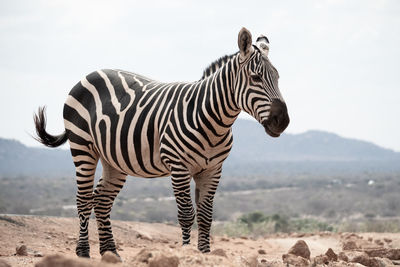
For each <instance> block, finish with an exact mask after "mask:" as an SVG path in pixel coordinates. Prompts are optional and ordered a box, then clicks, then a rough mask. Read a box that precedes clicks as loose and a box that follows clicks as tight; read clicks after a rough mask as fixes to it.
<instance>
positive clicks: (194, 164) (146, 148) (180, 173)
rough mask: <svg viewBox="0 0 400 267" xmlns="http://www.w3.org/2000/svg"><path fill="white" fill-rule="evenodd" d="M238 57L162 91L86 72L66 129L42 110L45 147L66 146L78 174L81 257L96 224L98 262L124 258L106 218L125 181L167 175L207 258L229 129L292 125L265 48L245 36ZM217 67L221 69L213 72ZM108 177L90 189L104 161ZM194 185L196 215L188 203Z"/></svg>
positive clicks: (276, 129)
mask: <svg viewBox="0 0 400 267" xmlns="http://www.w3.org/2000/svg"><path fill="white" fill-rule="evenodd" d="M238 47H239V52H237V53H235V54H233V55H231V56H227V57H226V58H225V59H224V60H220V61H217V62H214V64H211V66H210V68H211V69H210V71H208V73H207V75H205V76H204V77H203V78H202V79H200V80H199V81H195V82H183V83H161V82H158V81H155V80H152V79H149V78H146V77H144V76H141V75H138V74H135V73H131V72H127V71H123V70H114V69H104V70H98V71H95V72H92V73H90V74H88V75H87V76H86V77H84V78H83V79H82V80H81V81H80V82H78V83H77V84H76V85H75V86H74V87H73V88H72V90H71V91H70V93H69V95H68V97H67V100H66V102H65V104H64V110H63V118H64V126H65V131H64V132H63V133H62V134H60V135H51V134H49V133H48V132H46V116H45V107H39V109H38V112H37V113H36V114H35V115H34V123H35V128H36V135H37V136H36V139H37V140H38V141H39V142H41V143H42V144H44V145H46V146H48V147H58V146H60V145H62V144H64V143H65V142H66V141H69V145H70V150H71V155H72V159H73V162H74V165H75V167H76V182H77V188H78V189H77V194H76V203H77V210H78V217H79V222H80V229H79V240H78V242H77V245H76V254H77V255H78V256H80V257H90V247H89V239H88V238H89V234H88V224H89V217H90V215H91V212H92V209H93V210H94V214H95V217H96V222H97V227H98V233H99V240H100V242H99V244H100V254H101V255H103V254H104V253H105V252H106V251H111V252H113V253H115V254H116V255H118V253H117V250H116V246H115V242H114V238H113V234H112V228H111V221H110V212H111V208H112V205H113V202H114V199H115V198H116V197H117V195H118V193H119V191H120V190H121V189H122V187H123V185H124V183H125V180H126V177H127V175H130V176H136V177H144V178H154V177H167V176H170V177H171V183H172V188H173V192H174V196H175V199H176V204H177V210H178V212H177V213H178V214H177V217H178V222H179V225H180V227H181V230H182V244H183V245H186V244H189V243H190V233H191V228H192V226H193V223H194V220H195V215H196V216H197V224H198V243H197V247H198V249H199V250H200V251H201V252H203V253H206V252H209V251H210V240H209V239H210V228H211V223H212V215H213V199H214V195H215V192H216V190H217V186H218V183H219V180H220V177H221V171H222V164H223V162H224V160H225V159H226V158H227V156H228V154H229V152H230V150H231V147H232V143H233V136H232V124H233V123H234V122H235V120H236V119H237V117H238V115H239V113H240V112H241V111H242V110H243V111H245V112H247V113H249V114H250V115H251V116H253V117H254V118H255V119H256V120H257V121H258V122H259V123H261V124H262V125H263V127H264V129H265V131H266V133H267V134H268V135H270V136H272V137H278V136H280V134H281V133H282V132H283V131H284V130H285V129H286V127H287V126H288V124H289V116H288V111H287V107H286V104H285V101H284V99H283V97H282V95H281V93H280V91H279V88H278V78H279V75H278V71H277V70H276V69H275V67H274V66H273V65H272V64H271V62H270V61H269V59H268V51H269V42H268V39H266V38H264V37H261V38H259V39H258V41H257V42H256V43H255V45H253V44H252V35H251V33H250V32H249V31H248V30H247V29H246V28H242V29H241V30H240V32H239V34H238ZM217 65H218V66H217ZM99 160H100V161H101V164H102V166H103V171H102V176H101V178H100V180H99V182H98V184H97V185H96V187H95V188H94V175H95V170H96V166H97V164H98V161H99ZM192 178H193V179H194V182H195V204H196V212H195V210H194V207H193V204H192V199H191V195H190V182H191V179H192Z"/></svg>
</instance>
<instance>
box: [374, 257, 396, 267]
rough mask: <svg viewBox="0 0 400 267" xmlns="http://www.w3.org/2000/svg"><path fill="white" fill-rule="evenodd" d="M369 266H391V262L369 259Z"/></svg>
mask: <svg viewBox="0 0 400 267" xmlns="http://www.w3.org/2000/svg"><path fill="white" fill-rule="evenodd" d="M369 264H370V265H369V266H377V267H378V266H379V267H386V266H393V264H394V263H393V262H392V261H391V260H389V259H388V258H377V257H375V258H370V261H369Z"/></svg>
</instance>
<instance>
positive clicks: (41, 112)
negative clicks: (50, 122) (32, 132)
mask: <svg viewBox="0 0 400 267" xmlns="http://www.w3.org/2000/svg"><path fill="white" fill-rule="evenodd" d="M45 112H46V107H39V109H38V113H37V114H34V115H33V121H34V122H35V128H36V136H35V137H34V138H35V139H36V140H37V141H39V142H40V143H42V144H43V145H45V146H47V147H58V146H61V145H62V144H64V143H65V142H66V141H67V139H68V137H67V133H66V132H65V131H64V133H62V134H60V135H51V134H49V133H47V132H46V114H45Z"/></svg>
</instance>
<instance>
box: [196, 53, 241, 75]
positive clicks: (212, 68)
mask: <svg viewBox="0 0 400 267" xmlns="http://www.w3.org/2000/svg"><path fill="white" fill-rule="evenodd" d="M238 53H239V52H236V53H234V54H232V55H225V56H223V57H220V58H219V59H217V60H215V61H214V62H213V63H211V64H210V66H208V67H207V68H206V69H205V70H204V71H203V76H201V79H204V78H206V77H209V76H211V75H212V74H213V73H215V72H216V71H217V70H218V69H220V68H221V67H222V66H223V65H225V63H226V62H228V61H229V60H230V59H231V58H233V57H234V56H236V55H237V54H238Z"/></svg>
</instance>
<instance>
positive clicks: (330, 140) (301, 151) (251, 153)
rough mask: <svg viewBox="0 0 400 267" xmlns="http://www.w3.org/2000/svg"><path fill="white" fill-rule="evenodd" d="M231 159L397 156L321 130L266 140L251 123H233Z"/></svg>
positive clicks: (398, 157)
mask: <svg viewBox="0 0 400 267" xmlns="http://www.w3.org/2000/svg"><path fill="white" fill-rule="evenodd" d="M233 134H234V142H233V144H234V145H233V149H232V152H231V156H230V157H231V158H232V160H238V161H252V162H254V161H261V162H264V161H343V162H346V161H360V160H361V161H387V160H389V161H390V160H400V153H397V152H394V151H392V150H389V149H384V148H382V147H379V146H377V145H375V144H372V143H370V142H366V141H361V140H357V139H349V138H343V137H340V136H339V135H336V134H333V133H328V132H323V131H315V130H313V131H307V132H305V133H301V134H286V133H284V134H282V135H281V136H280V137H279V138H271V137H269V136H268V135H267V134H266V133H265V131H264V129H263V127H262V126H261V125H260V124H258V123H257V122H255V121H250V120H237V121H236V122H235V124H234V125H233Z"/></svg>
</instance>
